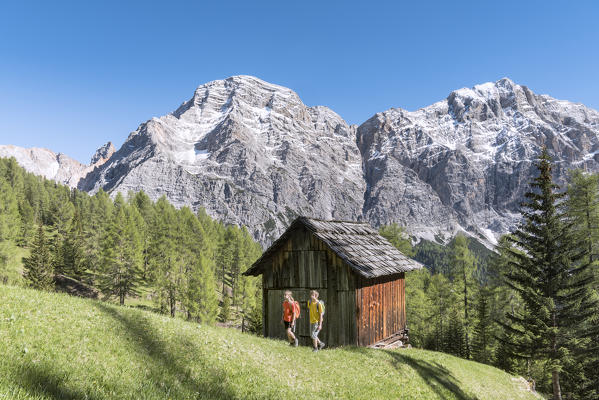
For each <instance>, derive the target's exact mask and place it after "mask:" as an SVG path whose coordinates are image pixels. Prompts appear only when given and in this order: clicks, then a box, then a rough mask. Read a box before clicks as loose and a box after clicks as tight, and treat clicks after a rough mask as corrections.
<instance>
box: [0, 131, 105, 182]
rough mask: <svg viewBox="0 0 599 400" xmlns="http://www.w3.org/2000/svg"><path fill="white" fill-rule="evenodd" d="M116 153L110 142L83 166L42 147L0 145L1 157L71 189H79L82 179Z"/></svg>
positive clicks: (64, 155)
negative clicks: (12, 160) (28, 147)
mask: <svg viewBox="0 0 599 400" xmlns="http://www.w3.org/2000/svg"><path fill="white" fill-rule="evenodd" d="M114 151H115V149H114V146H113V145H112V143H111V142H108V143H106V144H105V145H104V146H102V147H100V148H99V149H98V150H96V153H95V154H94V155H93V156H92V158H91V161H90V163H89V164H82V163H80V162H79V161H77V160H75V159H73V158H71V157H69V156H67V155H66V154H63V153H58V154H56V153H54V152H53V151H51V150H48V149H43V148H40V147H33V148H30V149H25V148H23V147H18V146H13V145H0V157H3V158H8V157H14V158H15V159H16V160H17V162H18V163H19V164H20V165H21V166H22V167H23V168H25V169H26V170H27V171H29V172H31V173H34V174H36V175H41V176H43V177H46V178H48V179H52V180H54V181H56V182H58V183H62V184H65V185H69V186H71V187H77V185H78V184H79V182H80V181H81V179H83V178H84V177H85V176H86V175H87V174H88V173H89V172H91V171H92V170H93V169H94V168H95V167H99V166H101V165H102V164H103V163H104V162H105V161H106V160H108V159H109V158H110V156H111V155H112V153H114Z"/></svg>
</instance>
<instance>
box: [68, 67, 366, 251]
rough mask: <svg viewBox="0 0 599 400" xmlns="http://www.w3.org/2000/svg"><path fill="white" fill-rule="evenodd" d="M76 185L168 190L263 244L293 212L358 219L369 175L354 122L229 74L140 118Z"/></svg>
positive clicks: (258, 82) (284, 91) (278, 89)
mask: <svg viewBox="0 0 599 400" xmlns="http://www.w3.org/2000/svg"><path fill="white" fill-rule="evenodd" d="M79 188H81V189H83V190H86V191H89V192H91V193H93V192H95V191H97V190H98V189H99V188H104V190H107V191H111V192H116V191H121V192H127V191H128V190H135V191H137V190H141V189H143V190H144V191H146V192H147V193H148V194H149V196H150V197H151V198H153V199H157V198H158V197H160V196H161V195H163V194H164V195H166V196H167V198H168V199H169V200H170V201H171V202H173V203H174V204H175V205H177V206H184V205H188V206H191V207H192V208H194V209H197V208H199V207H205V208H206V209H207V211H208V212H209V213H210V214H211V215H213V216H215V217H217V218H219V219H222V220H224V221H227V222H231V223H238V224H245V225H247V226H248V227H249V228H250V230H251V232H252V233H253V234H254V236H255V237H256V238H257V239H259V240H260V241H261V242H263V243H268V242H270V241H271V240H273V239H274V238H276V235H278V234H279V233H281V232H282V230H283V229H284V228H285V227H286V226H287V224H289V222H290V221H291V220H292V219H293V218H294V217H295V216H296V215H297V214H305V215H312V216H315V217H320V218H336V219H352V220H353V219H357V218H359V217H360V215H361V214H362V203H363V196H364V190H365V182H364V180H363V178H362V159H361V156H360V152H359V150H358V148H357V146H356V129H355V127H350V126H348V125H347V123H346V122H345V121H343V119H342V118H341V117H339V116H338V115H337V114H335V113H334V112H333V111H331V110H330V109H328V108H326V107H307V106H305V105H304V104H303V103H302V101H301V100H300V98H299V97H298V96H297V94H296V93H294V92H293V91H291V90H290V89H287V88H283V87H280V86H276V85H272V84H269V83H266V82H264V81H261V80H259V79H257V78H254V77H249V76H235V77H232V78H229V79H226V80H222V81H214V82H210V83H208V84H205V85H202V86H200V87H198V88H197V90H196V91H195V93H194V95H193V97H192V98H191V99H190V100H189V101H187V102H185V103H183V104H182V105H181V106H180V107H179V108H178V109H177V110H176V111H174V112H173V113H171V114H169V115H166V116H164V117H161V118H154V119H152V120H150V121H148V122H145V123H143V124H142V125H140V126H139V128H138V129H137V130H136V131H135V132H133V133H132V134H131V135H130V136H129V138H128V139H127V141H126V142H125V143H124V144H123V146H122V147H121V148H120V150H118V151H117V152H116V153H115V154H114V155H113V156H112V157H111V158H110V159H109V160H108V161H107V162H106V163H105V164H104V165H102V167H100V168H98V169H96V170H95V171H93V172H92V173H90V174H89V175H88V176H87V177H86V178H85V179H83V180H82V181H81V182H80V183H79Z"/></svg>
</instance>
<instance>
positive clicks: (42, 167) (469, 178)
mask: <svg viewBox="0 0 599 400" xmlns="http://www.w3.org/2000/svg"><path fill="white" fill-rule="evenodd" d="M543 146H547V148H548V149H549V152H550V154H552V156H553V157H554V159H555V160H556V161H558V162H557V165H556V169H555V174H556V178H557V179H558V181H559V182H561V183H564V182H565V181H566V178H567V172H568V170H569V169H571V168H577V167H583V168H586V169H587V170H590V171H599V112H597V111H595V110H592V109H590V108H587V107H585V106H584V105H582V104H576V103H571V102H568V101H562V100H556V99H554V98H551V97H549V96H547V95H538V94H535V93H533V92H532V91H531V90H530V89H528V88H527V87H526V86H520V85H517V84H515V83H514V82H512V81H511V80H509V79H507V78H504V79H501V80H499V81H497V82H494V83H485V84H482V85H477V86H475V87H474V88H471V89H459V90H456V91H454V92H452V93H450V95H449V96H448V97H447V98H446V99H445V100H443V101H440V102H438V103H435V104H433V105H431V106H428V107H425V108H422V109H420V110H417V111H406V110H402V109H395V108H394V109H390V110H387V111H384V112H381V113H378V114H376V115H374V116H373V117H372V118H370V119H369V120H367V121H366V122H364V123H363V124H361V125H360V126H355V125H352V126H350V125H348V124H347V123H346V122H345V121H344V120H343V119H342V118H341V117H340V116H339V115H337V114H336V113H335V112H333V111H332V110H330V109H329V108H327V107H322V106H317V107H308V106H306V105H304V104H303V102H302V101H301V99H300V98H299V97H298V95H297V94H296V93H295V92H293V91H292V90H290V89H287V88H284V87H281V86H277V85H273V84H270V83H267V82H264V81H262V80H260V79H258V78H255V77H251V76H234V77H231V78H228V79H225V80H219V81H213V82H210V83H207V84H204V85H201V86H200V87H198V88H197V89H196V91H195V93H194V95H193V97H192V98H191V99H190V100H188V101H186V102H184V103H183V104H182V105H181V106H180V107H179V108H178V109H176V110H175V111H174V112H172V113H170V114H168V115H166V116H163V117H160V118H152V119H151V120H149V121H147V122H144V123H142V124H141V125H140V126H139V127H138V128H137V130H135V131H134V132H132V133H131V134H130V135H129V137H128V138H127V140H126V141H125V143H124V144H123V145H122V146H121V148H120V149H119V150H118V151H114V148H113V147H112V145H111V144H107V145H106V146H104V147H103V148H101V149H99V150H98V152H96V154H95V155H94V157H92V160H91V163H90V165H83V164H80V163H78V162H76V161H75V160H72V159H69V158H68V157H66V156H64V155H62V154H59V155H54V154H53V153H51V152H49V151H47V150H43V149H22V148H17V147H14V146H0V156H15V157H16V158H17V161H18V162H19V163H20V164H22V165H23V166H24V167H25V168H27V169H28V170H30V171H32V172H34V173H38V174H41V175H44V176H46V177H48V178H51V179H55V180H57V181H59V182H62V183H66V184H69V185H71V186H73V187H78V188H79V189H81V190H85V191H88V192H90V193H95V192H96V191H97V190H99V189H100V188H103V189H104V190H106V191H108V192H110V193H112V194H116V193H117V192H124V193H126V192H127V191H129V190H133V191H138V190H144V191H145V192H147V193H148V195H149V196H150V197H151V198H153V199H157V198H158V197H160V196H161V195H163V194H164V195H166V196H167V198H168V199H169V200H170V201H171V202H172V203H174V204H175V205H177V206H183V205H188V206H190V207H192V208H193V209H198V208H200V207H205V208H206V210H207V211H208V213H209V214H211V215H212V216H214V217H217V218H219V219H221V220H224V221H226V222H230V223H236V224H244V225H246V226H248V228H249V229H250V231H251V232H252V234H253V235H254V237H255V238H256V239H258V240H260V241H261V242H262V243H263V244H265V245H266V244H268V243H270V242H271V241H272V240H273V239H275V238H276V237H277V236H278V235H279V234H280V233H281V232H282V231H283V230H284V228H285V227H286V226H287V225H288V224H289V223H290V221H291V220H293V218H295V216H297V215H300V214H301V215H309V216H312V217H318V218H326V219H349V220H359V219H363V220H366V221H368V222H370V223H371V224H372V225H373V226H379V225H382V224H388V223H391V222H397V223H398V224H400V225H403V226H405V227H407V229H408V231H409V232H410V233H412V234H413V235H414V236H415V237H419V238H426V239H429V240H437V241H444V240H447V239H448V238H450V237H452V236H453V235H454V234H455V233H456V232H457V231H459V230H464V231H467V232H469V233H470V234H472V235H473V236H476V237H477V238H479V239H480V240H482V241H483V242H485V243H487V244H491V243H493V242H494V241H495V240H496V238H497V237H498V235H500V234H502V233H505V232H507V231H509V230H510V229H511V228H513V227H514V225H515V224H516V223H517V221H518V219H519V214H518V205H519V203H520V202H521V201H522V199H523V194H524V191H525V190H526V185H527V183H528V182H529V181H530V179H531V177H532V176H533V174H534V172H535V171H534V168H533V163H534V160H535V157H536V156H537V154H539V152H540V150H541V148H542V147H543Z"/></svg>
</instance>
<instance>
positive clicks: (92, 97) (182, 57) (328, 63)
mask: <svg viewBox="0 0 599 400" xmlns="http://www.w3.org/2000/svg"><path fill="white" fill-rule="evenodd" d="M125 3H126V4H125ZM216 3H219V5H216ZM238 74H249V75H255V76H257V77H259V78H261V79H264V80H266V81H269V82H273V83H276V84H280V85H283V86H287V87H290V88H291V89H293V90H295V91H296V92H297V93H298V94H299V95H300V97H301V98H302V100H303V101H304V103H306V104H307V105H326V106H329V107H331V108H332V109H333V110H335V111H336V112H337V113H339V114H340V115H341V116H342V117H343V118H345V119H346V120H347V121H348V122H350V123H361V122H363V121H364V120H366V119H367V118H369V117H370V116H372V115H373V114H374V113H376V112H379V111H383V110H385V109H388V108H390V107H402V108H406V109H409V110H414V109H417V108H420V107H424V106H426V105H428V104H431V103H433V102H435V101H439V100H441V99H444V98H445V97H446V96H447V95H448V94H449V92H451V91H452V90H454V89H458V88H461V87H465V86H466V87H471V86H473V85H475V84H478V83H482V82H487V81H495V80H497V79H500V78H502V77H504V76H508V77H510V78H511V79H513V80H514V81H516V82H517V83H520V84H524V85H527V86H529V87H530V88H531V89H532V90H533V91H535V92H537V93H547V94H550V95H552V96H553V97H556V98H560V99H566V100H572V101H576V102H581V103H584V104H586V105H588V106H590V107H593V108H595V109H597V108H599V2H597V1H555V2H552V1H523V0H520V1H481V0H478V1H436V2H432V1H410V2H403V4H402V2H399V1H389V2H376V1H360V2H356V3H352V2H350V1H324V0H321V1H314V2H312V1H280V0H279V1H272V2H254V1H240V2H236V1H219V2H216V1H213V2H201V1H190V2H178V1H169V2H166V1H165V2H151V1H139V2H133V1H129V2H125V1H118V2H112V1H74V2H61V1H40V2H30V1H25V0H19V1H16V0H15V1H3V2H1V3H0V144H16V145H20V146H26V147H32V146H38V147H46V148H49V149H51V150H54V151H56V152H59V151H60V152H63V153H66V154H68V155H70V156H72V157H74V158H76V159H78V160H80V161H83V162H88V160H89V158H90V156H91V155H92V153H93V151H94V150H95V149H96V148H97V147H99V146H100V145H101V144H103V143H104V142H106V141H108V140H111V141H113V142H114V143H115V145H117V147H118V146H120V145H121V144H122V142H123V141H124V140H125V138H126V137H127V135H128V134H129V132H131V131H133V130H135V129H136V128H137V126H138V125H139V124H140V123H142V122H144V121H146V120H148V119H150V118H151V117H153V116H161V115H164V114H166V113H168V112H170V111H172V110H174V109H175V108H176V107H177V106H178V105H179V104H180V103H182V102H183V101H185V100H187V99H188V98H189V97H191V95H192V94H193V91H194V89H195V87H197V86H198V85H200V84H202V83H205V82H208V81H211V80H214V79H222V78H226V77H228V76H231V75H238Z"/></svg>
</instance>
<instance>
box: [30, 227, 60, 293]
mask: <svg viewBox="0 0 599 400" xmlns="http://www.w3.org/2000/svg"><path fill="white" fill-rule="evenodd" d="M52 265H53V263H52V258H51V254H50V250H49V248H48V243H47V239H46V234H45V233H44V227H43V226H42V224H39V226H38V230H37V236H36V238H35V241H34V243H33V247H32V248H31V254H30V256H29V257H27V258H23V267H24V276H25V279H26V280H27V283H28V285H29V286H30V287H32V288H34V289H40V290H52V288H53V284H54V271H53V268H52Z"/></svg>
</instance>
